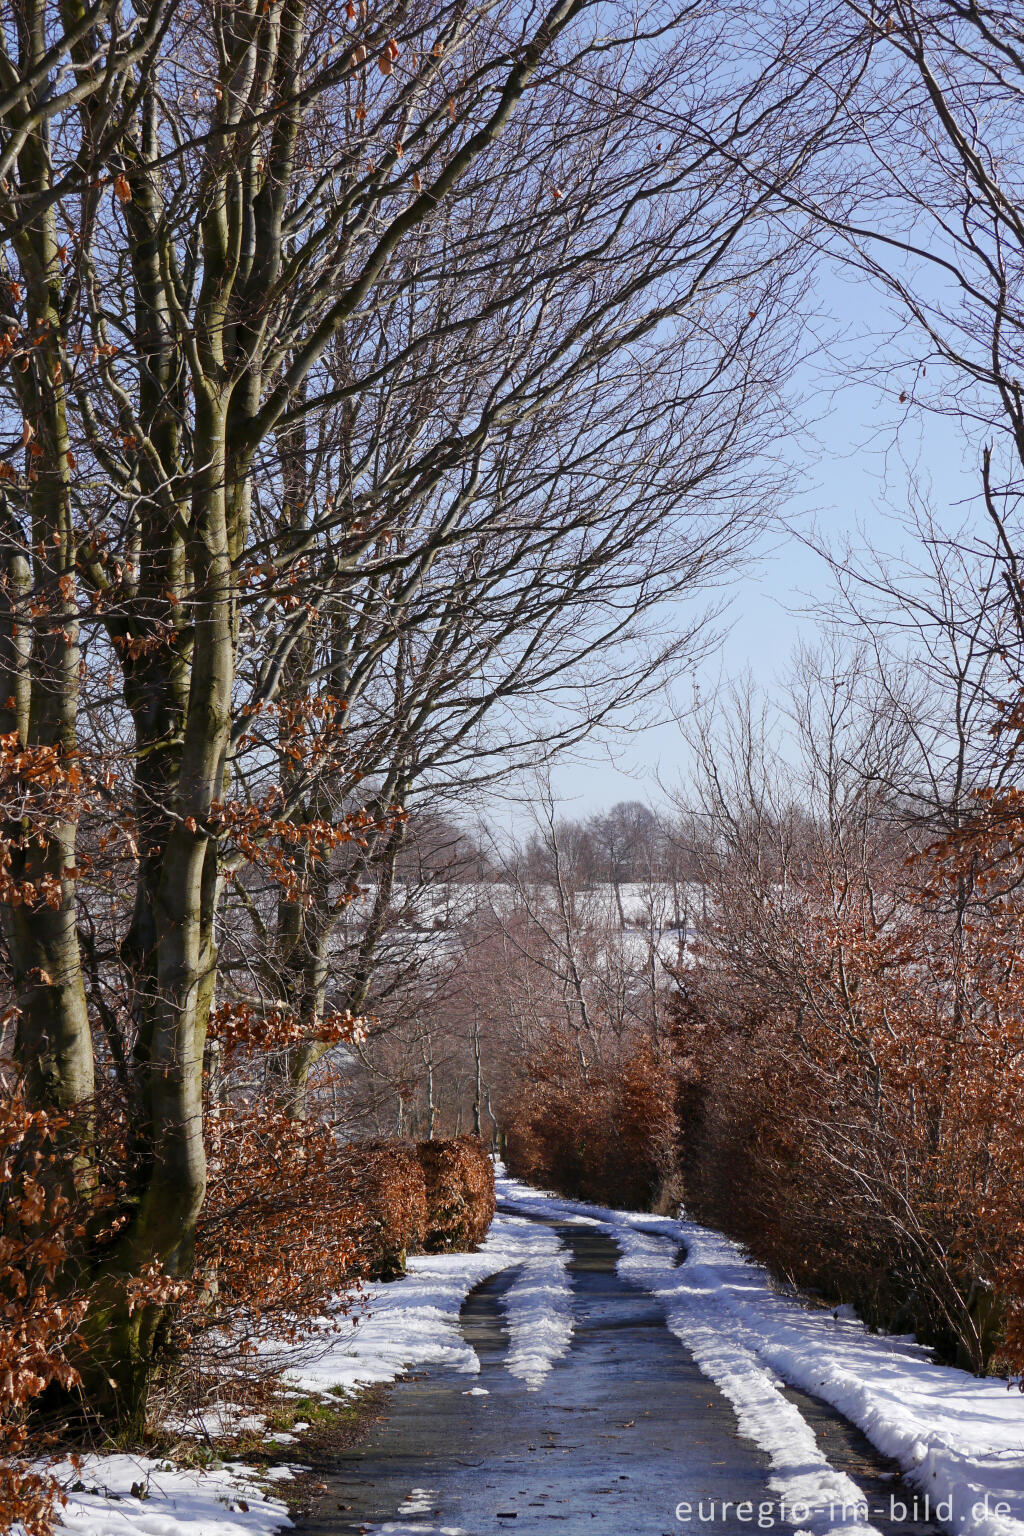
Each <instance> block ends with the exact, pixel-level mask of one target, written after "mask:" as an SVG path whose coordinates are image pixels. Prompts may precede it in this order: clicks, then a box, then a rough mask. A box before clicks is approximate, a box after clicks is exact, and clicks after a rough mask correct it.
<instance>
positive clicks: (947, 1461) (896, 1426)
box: [499, 1178, 1024, 1536]
mask: <svg viewBox="0 0 1024 1536" xmlns="http://www.w3.org/2000/svg"><path fill="white" fill-rule="evenodd" d="M499 1188H500V1195H501V1198H502V1200H503V1201H505V1202H508V1203H510V1204H511V1205H512V1206H513V1208H514V1209H516V1210H520V1211H522V1212H524V1213H528V1212H530V1211H532V1212H534V1213H536V1214H538V1215H540V1214H544V1215H547V1216H548V1217H551V1216H555V1215H557V1216H559V1217H563V1216H566V1217H571V1218H572V1219H574V1220H577V1221H594V1222H597V1223H599V1224H600V1225H602V1226H604V1227H606V1228H607V1229H608V1230H609V1231H610V1232H611V1234H612V1235H613V1236H614V1237H615V1239H616V1241H617V1242H618V1243H619V1245H620V1247H621V1249H622V1259H621V1261H620V1267H621V1272H622V1273H623V1275H625V1276H626V1278H628V1279H631V1280H634V1281H635V1282H636V1283H637V1284H638V1285H642V1286H643V1287H644V1288H645V1289H647V1290H650V1291H651V1292H652V1294H654V1295H655V1296H657V1297H658V1299H659V1301H660V1302H661V1304H662V1305H663V1307H664V1308H665V1314H666V1320H667V1322H668V1324H669V1327H670V1328H672V1330H673V1332H675V1333H676V1334H677V1335H678V1336H679V1337H680V1338H681V1339H682V1340H683V1341H684V1342H685V1343H686V1345H687V1346H688V1348H690V1349H691V1351H692V1352H693V1354H694V1356H695V1358H696V1359H697V1362H698V1364H699V1365H700V1366H701V1369H702V1370H704V1371H705V1372H706V1373H707V1375H709V1376H710V1377H711V1378H712V1379H713V1380H714V1381H715V1382H717V1383H718V1385H719V1386H720V1387H721V1388H722V1390H723V1391H724V1392H725V1394H726V1396H727V1397H729V1398H730V1400H731V1401H732V1402H733V1404H734V1406H735V1407H736V1409H737V1413H738V1414H739V1417H740V1423H741V1428H742V1429H743V1431H744V1433H746V1434H749V1435H751V1437H752V1438H753V1439H755V1440H756V1441H757V1442H758V1443H759V1444H760V1445H761V1446H762V1447H763V1448H764V1449H765V1450H766V1451H767V1452H768V1453H769V1456H770V1457H771V1460H772V1466H773V1481H775V1480H776V1479H777V1480H778V1482H776V1486H779V1485H780V1484H781V1483H782V1482H785V1483H786V1484H787V1486H791V1487H794V1488H796V1487H798V1486H799V1485H800V1484H801V1480H802V1478H803V1476H804V1474H805V1473H806V1476H807V1478H808V1479H809V1481H808V1482H807V1484H806V1488H807V1490H808V1491H810V1490H811V1489H812V1488H813V1486H814V1483H815V1480H817V1483H818V1485H819V1493H818V1495H816V1496H815V1500H814V1502H815V1504H816V1506H817V1508H818V1510H819V1512H820V1511H821V1508H822V1504H821V1502H820V1500H821V1499H822V1498H824V1496H825V1495H827V1494H828V1492H829V1488H830V1482H831V1479H833V1478H834V1479H839V1478H841V1477H842V1474H840V1473H836V1472H834V1471H833V1470H832V1469H830V1468H828V1467H827V1463H825V1462H824V1459H823V1458H822V1457H821V1455H820V1452H818V1451H817V1448H816V1445H815V1447H814V1455H815V1458H816V1459H815V1460H813V1461H812V1460H811V1459H810V1455H811V1453H810V1446H811V1445H812V1444H814V1441H813V1435H812V1434H811V1431H810V1429H809V1427H808V1426H807V1424H806V1423H805V1421H804V1420H803V1419H802V1417H801V1416H800V1415H799V1414H798V1413H797V1411H796V1409H795V1408H794V1407H793V1405H792V1404H790V1403H789V1402H788V1401H787V1400H786V1399H785V1398H783V1397H782V1396H781V1394H780V1393H779V1392H778V1391H777V1388H776V1381H777V1379H778V1378H781V1379H782V1380H783V1381H785V1382H788V1383H790V1384H791V1385H793V1386H796V1387H800V1388H802V1389H803V1390H804V1391H807V1392H812V1393H813V1394H814V1395H815V1396H817V1397H819V1398H821V1399H823V1400H824V1401H825V1402H827V1403H829V1404H831V1406H832V1407H833V1408H836V1409H838V1411H839V1412H840V1413H842V1414H844V1415H845V1416H846V1418H848V1419H850V1420H851V1421H852V1422H853V1423H854V1424H856V1425H857V1426H858V1427H859V1428H860V1429H861V1430H863V1431H864V1433H865V1434H866V1435H867V1437H868V1439H869V1440H870V1441H871V1442H872V1444H874V1445H875V1446H876V1447H877V1449H878V1450H879V1451H881V1452H882V1453H883V1454H885V1455H887V1456H891V1457H892V1458H893V1459H894V1460H895V1461H897V1462H898V1463H899V1465H900V1467H901V1469H902V1471H903V1475H904V1477H905V1478H906V1480H907V1481H908V1483H910V1484H911V1485H913V1486H914V1487H915V1488H917V1489H919V1490H920V1491H921V1492H922V1493H924V1494H927V1495H928V1496H929V1498H930V1500H931V1509H932V1513H933V1514H936V1512H937V1519H938V1520H939V1521H940V1522H941V1523H942V1524H944V1525H946V1526H947V1527H949V1528H950V1529H951V1530H953V1531H955V1532H957V1536H1024V1397H1022V1395H1021V1394H1020V1393H1019V1392H1017V1391H1016V1390H1013V1389H1011V1388H1010V1386H1009V1384H1008V1383H1007V1382H1006V1381H1004V1380H1000V1379H994V1378H987V1379H985V1380H980V1379H979V1378H977V1377H975V1376H971V1375H969V1374H968V1373H967V1372H966V1371H958V1370H954V1369H952V1368H951V1367H945V1366H937V1365H935V1364H933V1363H932V1360H931V1358H930V1356H929V1354H928V1352H927V1351H926V1350H924V1349H922V1348H921V1347H920V1346H919V1345H917V1344H915V1343H913V1342H908V1341H907V1340H905V1339H896V1338H890V1337H885V1336H879V1335H876V1334H870V1333H868V1332H867V1330H866V1329H865V1327H864V1325H863V1324H862V1323H861V1322H860V1321H859V1320H858V1319H857V1318H856V1317H854V1316H851V1315H850V1309H848V1308H843V1309H841V1312H840V1313H839V1314H838V1315H837V1314H835V1313H833V1312H831V1311H823V1310H815V1309H812V1308H810V1307H805V1306H803V1305H801V1304H800V1303H799V1302H797V1301H794V1300H791V1299H790V1298H788V1297H784V1296H781V1295H779V1294H778V1292H776V1291H775V1290H773V1289H772V1285H771V1281H770V1279H769V1276H768V1274H767V1273H766V1271H765V1270H764V1269H762V1268H761V1267H760V1266H759V1265H757V1264H754V1263H752V1262H751V1261H750V1260H749V1259H747V1258H745V1257H744V1255H743V1252H742V1250H741V1249H740V1248H739V1247H738V1245H737V1244H735V1243H733V1242H730V1241H729V1239H728V1238H725V1237H722V1236H721V1235H720V1234H719V1233H716V1232H711V1231H709V1230H708V1229H707V1228H705V1227H700V1226H698V1225H697V1224H696V1223H694V1222H689V1221H669V1220H667V1219H663V1218H658V1217H652V1216H648V1215H644V1214H636V1215H633V1214H630V1213H623V1212H621V1211H612V1210H608V1209H606V1208H604V1207H601V1206H590V1205H584V1204H581V1203H578V1202H573V1201H563V1200H559V1199H558V1198H556V1197H554V1196H546V1195H542V1194H539V1193H538V1192H537V1191H536V1190H532V1189H529V1188H527V1187H526V1186H525V1185H522V1184H518V1183H517V1182H516V1181H515V1180H513V1179H507V1178H502V1179H501V1180H500V1184H499ZM680 1244H682V1245H684V1246H685V1248H686V1253H687V1257H686V1261H685V1263H683V1264H682V1265H680V1266H679V1267H676V1266H675V1265H674V1256H675V1253H676V1251H677V1249H678V1247H679V1245H680ZM794 1414H795V1415H796V1419H798V1420H799V1425H798V1424H797V1422H796V1420H794V1418H793V1415H794ZM801 1426H802V1428H801ZM808 1436H809V1437H810V1439H809V1440H808V1439H807V1437H808ZM801 1447H803V1450H801ZM801 1457H803V1462H802V1465H801V1459H800V1458H801ZM844 1481H845V1482H847V1483H848V1482H849V1479H845V1480H844ZM836 1486H837V1487H839V1488H841V1487H842V1484H840V1483H837V1485H836ZM850 1486H853V1485H852V1484H851V1485H850ZM847 1523H849V1522H847ZM855 1523H856V1522H855ZM810 1524H811V1525H812V1526H813V1525H815V1524H820V1521H818V1520H812V1521H811V1522H810Z"/></svg>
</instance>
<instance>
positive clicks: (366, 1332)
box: [286, 1216, 536, 1392]
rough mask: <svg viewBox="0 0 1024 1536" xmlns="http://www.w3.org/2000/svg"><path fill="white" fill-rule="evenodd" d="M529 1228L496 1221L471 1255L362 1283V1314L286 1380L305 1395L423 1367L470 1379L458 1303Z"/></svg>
mask: <svg viewBox="0 0 1024 1536" xmlns="http://www.w3.org/2000/svg"><path fill="white" fill-rule="evenodd" d="M535 1230H536V1229H535V1228H534V1227H533V1226H532V1224H531V1223H529V1222H526V1221H524V1220H523V1219H522V1218H517V1217H514V1216H512V1217H510V1216H496V1217H495V1219H494V1221H493V1222H492V1224H491V1230H490V1232H489V1233H488V1235H487V1238H486V1240H485V1241H484V1242H483V1244H482V1245H481V1247H480V1249H479V1251H478V1252H477V1253H451V1254H447V1253H445V1254H422V1255H419V1256H418V1257H416V1258H412V1259H410V1260H409V1268H408V1274H407V1275H406V1276H405V1278H404V1279H402V1280H394V1281H390V1282H389V1283H386V1284H385V1283H381V1284H378V1285H368V1286H367V1287H366V1291H365V1311H364V1312H363V1313H361V1314H359V1315H357V1316H350V1317H347V1318H344V1319H342V1320H341V1327H340V1331H339V1332H338V1333H337V1334H335V1336H334V1337H333V1338H331V1339H330V1340H329V1341H328V1342H327V1345H326V1347H325V1349H324V1350H323V1352H322V1354H320V1355H319V1356H318V1357H317V1358H316V1359H315V1360H312V1361H309V1362H304V1363H303V1364H302V1365H299V1366H296V1367H294V1368H292V1369H290V1370H289V1371H287V1372H286V1379H287V1380H288V1381H289V1382H290V1383H291V1385H293V1386H296V1387H300V1388H302V1389H303V1390H305V1391H307V1392H337V1391H339V1390H340V1391H345V1392H354V1391H357V1390H358V1389H359V1388H360V1387H367V1386H372V1385H374V1384H376V1383H379V1382H388V1381H394V1380H395V1378H396V1377H398V1376H401V1375H402V1374H403V1372H405V1371H407V1370H410V1369H412V1368H414V1367H417V1368H418V1367H422V1366H425V1365H432V1366H440V1367H443V1368H447V1369H449V1370H454V1371H461V1372H464V1373H465V1374H467V1375H477V1374H478V1373H479V1371H480V1361H479V1358H478V1357H477V1353H476V1351H475V1350H474V1349H473V1348H472V1347H471V1346H470V1345H469V1344H467V1342H466V1340H465V1339H464V1338H463V1335H462V1330H461V1328H460V1327H459V1313H460V1311H461V1309H462V1304H463V1302H464V1301H465V1299H466V1297H467V1296H468V1295H469V1293H470V1291H471V1290H472V1289H473V1287H474V1286H476V1285H479V1284H480V1282H481V1281H483V1280H487V1279H489V1277H490V1276H491V1275H496V1274H498V1273H499V1272H500V1271H501V1270H504V1269H509V1268H511V1267H512V1266H513V1265H517V1264H519V1263H520V1262H521V1261H522V1258H523V1245H524V1244H526V1243H527V1242H528V1240H529V1237H530V1235H531V1234H532V1233H533V1232H534V1231H535Z"/></svg>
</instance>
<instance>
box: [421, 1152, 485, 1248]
mask: <svg viewBox="0 0 1024 1536" xmlns="http://www.w3.org/2000/svg"><path fill="white" fill-rule="evenodd" d="M417 1152H418V1154H419V1160H420V1166H421V1167H422V1169H423V1176H424V1179H425V1181H426V1191H427V1210H428V1215H427V1233H426V1241H425V1244H424V1246H425V1248H426V1251H427V1252H428V1253H456V1252H461V1251H464V1250H466V1249H468V1248H474V1247H476V1245H477V1244H478V1243H481V1242H483V1239H484V1238H485V1237H486V1235H487V1229H488V1227H489V1226H490V1224H491V1218H492V1217H493V1215H494V1207H495V1197H494V1166H493V1164H492V1162H491V1159H490V1157H489V1156H488V1154H487V1150H486V1148H485V1147H484V1144H483V1142H482V1141H481V1140H480V1138H479V1137H478V1136H456V1137H453V1138H452V1139H451V1140H450V1141H421V1142H420V1144H419V1146H418V1147H417Z"/></svg>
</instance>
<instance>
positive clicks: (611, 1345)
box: [296, 1223, 931, 1536]
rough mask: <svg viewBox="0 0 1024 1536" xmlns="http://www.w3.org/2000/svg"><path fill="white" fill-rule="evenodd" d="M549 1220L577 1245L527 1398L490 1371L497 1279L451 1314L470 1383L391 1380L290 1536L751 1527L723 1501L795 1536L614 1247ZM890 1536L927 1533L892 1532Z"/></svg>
mask: <svg viewBox="0 0 1024 1536" xmlns="http://www.w3.org/2000/svg"><path fill="white" fill-rule="evenodd" d="M552 1225H554V1226H555V1227H556V1229H557V1231H558V1232H559V1235H560V1236H561V1237H562V1240H563V1241H564V1242H565V1244H566V1245H567V1246H568V1247H569V1248H571V1250H572V1253H573V1258H572V1261H571V1263H570V1266H569V1268H570V1273H571V1277H572V1283H573V1292H574V1297H573V1300H574V1332H573V1338H572V1344H571V1347H570V1349H569V1352H568V1353H567V1354H566V1355H565V1356H564V1357H563V1358H562V1359H561V1360H559V1361H558V1362H556V1364H555V1366H554V1368H553V1370H552V1371H551V1372H550V1374H549V1375H548V1377H547V1378H546V1381H545V1383H544V1384H543V1385H542V1386H541V1387H540V1389H539V1390H537V1391H534V1392H528V1391H527V1390H526V1389H525V1387H524V1385H523V1383H522V1382H521V1381H520V1380H519V1379H518V1378H516V1377H513V1376H512V1375H510V1373H509V1372H508V1371H507V1370H505V1368H504V1357H505V1352H506V1348H507V1342H508V1341H507V1335H506V1331H505V1328H504V1324H503V1320H502V1317H503V1314H502V1311H501V1306H500V1295H501V1292H502V1290H503V1289H504V1288H505V1287H507V1286H508V1285H510V1284H511V1283H512V1280H513V1279H514V1277H515V1274H516V1273H517V1272H516V1271H515V1270H511V1271H506V1272H504V1273H503V1274H501V1275H499V1276H496V1277H495V1278H494V1279H492V1280H489V1281H486V1282H485V1283H484V1284H483V1285H481V1286H478V1287H477V1288H476V1290H475V1291H473V1292H472V1293H471V1294H470V1296H469V1297H468V1298H467V1301H466V1303H465V1305H464V1307H463V1309H462V1318H461V1321H462V1328H463V1331H464V1333H465V1336H466V1338H467V1340H468V1341H469V1343H470V1344H471V1345H472V1346H473V1348H474V1349H475V1350H476V1352H477V1354H478V1356H479V1358H480V1364H481V1370H480V1375H479V1376H477V1377H467V1376H465V1375H462V1374H459V1373H456V1372H453V1371H443V1370H437V1371H430V1372H422V1373H419V1374H417V1375H413V1376H410V1377H409V1378H407V1379H406V1380H405V1381H403V1382H401V1383H400V1384H399V1385H398V1386H397V1387H396V1389H395V1391H394V1393H393V1395H392V1397H391V1400H390V1404H389V1408H388V1413H387V1417H386V1419H385V1420H384V1421H383V1422H382V1423H380V1424H379V1425H378V1426H377V1427H376V1428H375V1429H374V1430H373V1431H372V1432H371V1433H370V1435H369V1436H368V1438H367V1439H365V1440H364V1441H362V1442H361V1443H360V1444H358V1445H357V1446H354V1447H353V1448H351V1449H350V1450H348V1451H346V1452H342V1453H341V1454H340V1455H339V1456H338V1458H337V1459H336V1461H334V1462H333V1464H332V1466H331V1467H330V1468H329V1469H324V1468H321V1469H320V1472H319V1475H320V1476H321V1478H322V1479H323V1483H322V1484H321V1487H322V1488H323V1492H322V1494H321V1496H320V1497H319V1498H318V1500H317V1502H316V1504H315V1505H314V1507H313V1509H312V1511H311V1512H310V1513H309V1514H308V1515H307V1516H306V1517H305V1518H303V1519H302V1520H301V1521H300V1522H299V1523H298V1525H297V1527H296V1529H297V1531H298V1533H299V1536H354V1533H365V1532H380V1533H382V1536H384V1533H386V1536H413V1533H419V1536H426V1533H429V1532H435V1533H442V1532H443V1533H446V1536H449V1533H450V1536H454V1533H456V1532H458V1533H465V1536H495V1533H497V1532H500V1531H512V1532H515V1533H516V1536H536V1533H539V1532H545V1533H547V1536H551V1533H553V1532H554V1533H561V1536H678V1533H680V1532H685V1531H691V1532H703V1533H707V1536H711V1533H713V1536H738V1533H740V1532H743V1533H746V1536H750V1533H751V1532H752V1531H758V1529H759V1526H758V1523H757V1521H756V1520H755V1521H754V1523H751V1522H750V1520H749V1519H748V1520H745V1521H740V1520H739V1519H737V1518H735V1517H730V1515H729V1514H728V1513H727V1514H726V1516H725V1518H722V1516H721V1514H720V1513H718V1512H719V1511H720V1510H721V1506H722V1504H723V1502H724V1501H729V1502H730V1503H731V1505H732V1506H733V1509H735V1506H736V1505H738V1504H739V1505H742V1504H743V1503H744V1502H747V1501H749V1502H750V1503H752V1504H753V1506H754V1508H755V1510H757V1511H759V1512H760V1511H763V1512H764V1522H765V1523H764V1524H763V1525H762V1526H761V1529H762V1530H771V1531H774V1532H776V1533H778V1536H791V1530H790V1527H789V1526H787V1525H786V1524H785V1523H784V1522H783V1520H782V1519H781V1518H779V1515H778V1501H777V1499H776V1497H775V1496H774V1495H773V1494H772V1492H771V1491H770V1489H769V1488H768V1475H769V1473H768V1459H767V1457H766V1456H765V1455H764V1453H763V1452H762V1451H760V1450H759V1449H758V1447H757V1446H755V1445H754V1444H753V1443H752V1442H751V1441H749V1440H747V1439H745V1438H744V1437H742V1436H741V1435H739V1434H738V1432H737V1428H736V1418H735V1414H734V1413H733V1410H732V1408H731V1407H730V1405H729V1403H728V1402H727V1401H726V1399H725V1398H724V1397H723V1396H722V1395H721V1393H720V1392H719V1391H718V1389H717V1388H716V1387H715V1386H714V1385H713V1384H712V1383H711V1382H710V1381H708V1380H707V1378H706V1377H704V1376H702V1375H701V1373H700V1371H699V1370H698V1368H697V1366H696V1364H695V1363H694V1361H693V1358H692V1357H691V1355H690V1354H689V1352H688V1351H687V1350H686V1349H684V1348H683V1346H682V1345H681V1344H680V1343H679V1342H678V1340H676V1338H675V1337H674V1335H673V1334H671V1333H670V1332H669V1330H668V1329H667V1328H666V1326H665V1322H664V1319H663V1316H662V1313H661V1310H660V1308H659V1307H658V1305H657V1303H656V1302H655V1301H654V1300H653V1299H652V1298H651V1297H649V1296H648V1295H647V1294H646V1293H645V1292H643V1291H641V1290H640V1289H639V1288H638V1287H636V1286H634V1285H632V1284H631V1283H630V1282H628V1281H626V1280H623V1279H622V1278H621V1277H620V1276H619V1275H618V1274H617V1273H616V1270H615V1264H616V1260H617V1258H618V1256H619V1255H618V1248H617V1247H616V1244H615V1243H614V1242H613V1241H612V1239H611V1238H610V1237H608V1236H607V1235H605V1234H604V1233H601V1232H599V1231H595V1230H594V1229H593V1228H588V1227H579V1226H573V1225H562V1224H559V1223H552ZM474 1388H476V1389H481V1388H482V1389H484V1393H485V1394H486V1395H483V1394H481V1393H480V1392H479V1391H473V1390H472V1389H474ZM807 1405H808V1406H809V1407H811V1408H813V1410H814V1413H815V1415H816V1418H817V1422H816V1423H815V1426H814V1427H815V1431H816V1433H817V1434H818V1435H819V1438H821V1437H822V1436H824V1435H827V1434H831V1436H832V1440H833V1442H834V1447H833V1448H834V1450H835V1452H836V1456H835V1459H833V1465H835V1466H840V1465H842V1464H843V1459H844V1457H845V1458H846V1460H847V1462H848V1463H849V1470H850V1471H851V1472H854V1465H853V1464H854V1463H856V1471H855V1472H854V1475H855V1476H856V1477H857V1481H858V1482H861V1481H862V1479H863V1477H864V1475H865V1474H868V1473H870V1475H871V1476H873V1477H875V1478H876V1479H877V1486H878V1488H879V1489H880V1490H881V1489H882V1488H883V1487H884V1488H885V1490H886V1496H888V1492H889V1491H890V1490H891V1489H893V1488H897V1487H899V1484H898V1483H897V1482H895V1481H894V1480H893V1471H892V1469H891V1467H890V1466H888V1465H887V1464H886V1463H885V1462H884V1461H883V1460H881V1459H880V1458H878V1457H877V1456H875V1454H874V1452H873V1451H872V1450H871V1448H870V1447H869V1446H868V1445H867V1442H866V1441H863V1443H862V1441H861V1438H859V1437H856V1431H853V1430H851V1428H850V1426H848V1425H845V1424H844V1421H842V1420H841V1419H839V1418H838V1415H834V1414H832V1413H831V1410H829V1409H827V1408H825V1406H824V1405H822V1404H817V1403H814V1401H813V1400H811V1399H808V1400H807ZM833 1421H836V1422H833ZM837 1423H838V1425H839V1426H842V1427H843V1430H844V1431H848V1432H849V1433H848V1434H847V1435H846V1438H845V1439H844V1438H843V1435H842V1434H841V1433H840V1432H839V1431H838V1430H837ZM851 1436H852V1437H855V1438H852V1439H851V1438H850V1437H851ZM830 1459H832V1458H831V1457H830ZM846 1469H847V1468H845V1467H844V1470H846ZM712 1500H713V1501H714V1503H715V1507H716V1518H715V1519H714V1521H713V1523H712V1524H701V1523H700V1522H699V1521H697V1520H696V1519H691V1520H690V1521H689V1523H683V1522H680V1521H679V1520H677V1518H676V1506H677V1505H678V1504H680V1503H681V1502H684V1503H689V1504H690V1505H692V1506H693V1507H694V1509H695V1510H696V1507H697V1505H698V1503H699V1502H701V1501H703V1502H704V1503H705V1506H707V1504H708V1501H712ZM902 1536H931V1531H930V1528H928V1527H924V1526H921V1527H918V1528H917V1529H916V1530H915V1531H913V1532H912V1533H911V1532H908V1531H907V1529H906V1527H903V1529H902Z"/></svg>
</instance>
